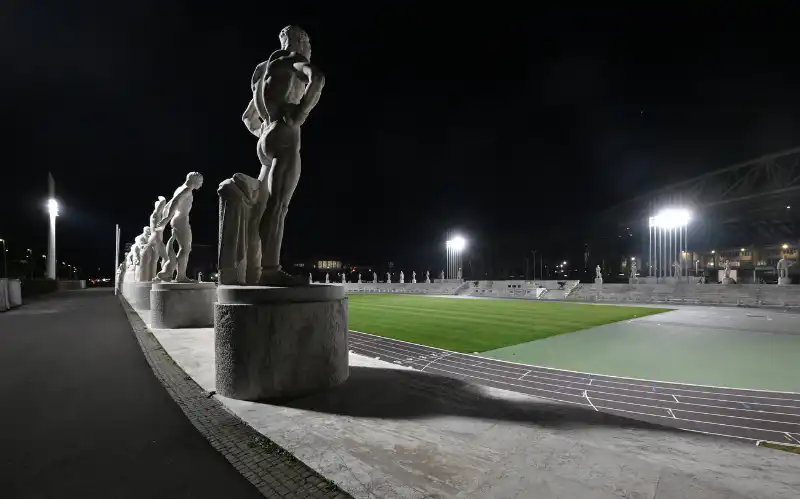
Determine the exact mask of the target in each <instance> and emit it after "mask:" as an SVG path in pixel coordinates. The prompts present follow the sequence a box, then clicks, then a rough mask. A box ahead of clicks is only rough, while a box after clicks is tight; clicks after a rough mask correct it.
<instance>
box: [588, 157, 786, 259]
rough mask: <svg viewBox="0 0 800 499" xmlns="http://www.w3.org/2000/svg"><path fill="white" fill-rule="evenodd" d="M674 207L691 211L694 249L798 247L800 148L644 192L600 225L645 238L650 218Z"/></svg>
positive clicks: (601, 218)
mask: <svg viewBox="0 0 800 499" xmlns="http://www.w3.org/2000/svg"><path fill="white" fill-rule="evenodd" d="M672 207H681V208H687V209H689V210H690V211H691V213H692V222H691V224H690V233H689V234H690V241H694V243H695V244H690V248H689V249H690V250H701V249H702V248H701V247H698V246H704V247H706V248H713V247H719V248H722V247H727V246H731V247H733V246H748V245H772V244H781V243H783V242H795V243H796V242H798V239H800V147H798V148H795V149H789V150H786V151H781V152H778V153H774V154H768V155H766V156H762V157H760V158H757V159H753V160H750V161H745V162H743V163H738V164H735V165H733V166H729V167H727V168H722V169H720V170H716V171H713V172H710V173H706V174H703V175H700V176H698V177H695V178H692V179H689V180H685V181H682V182H678V183H675V184H672V185H668V186H666V187H663V188H659V189H656V190H653V191H650V192H647V193H644V194H641V195H639V196H637V197H635V198H633V199H631V200H629V201H626V202H624V203H622V204H619V205H616V206H614V207H613V208H611V209H609V210H606V211H604V212H602V213H600V214H599V215H598V218H597V226H603V227H605V228H606V230H609V229H610V228H611V226H615V227H616V228H615V230H614V234H617V232H619V228H621V227H622V228H624V227H636V228H637V231H638V232H639V235H641V234H642V233H643V234H644V237H645V239H646V237H647V234H648V231H647V224H648V219H649V217H651V216H654V215H656V214H657V213H658V212H659V211H660V210H663V209H665V208H672ZM615 237H619V236H615ZM637 239H638V238H637ZM645 244H647V243H645ZM692 246H694V248H693V247H692Z"/></svg>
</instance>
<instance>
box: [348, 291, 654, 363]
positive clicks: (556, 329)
mask: <svg viewBox="0 0 800 499" xmlns="http://www.w3.org/2000/svg"><path fill="white" fill-rule="evenodd" d="M668 310H670V309H667V308H644V307H616V306H598V305H580V304H573V303H559V302H543V301H537V302H529V301H522V300H459V299H452V298H432V297H427V296H402V295H356V294H352V295H349V326H350V329H352V330H353V331H360V332H363V333H371V334H375V335H378V336H385V337H387V338H395V339H398V340H404V341H410V342H412V343H419V344H422V345H429V346H433V347H438V348H443V349H446V350H454V351H456V352H465V353H472V352H486V351H488V350H494V349H496V348H502V347H506V346H511V345H517V344H519V343H525V342H528V341H533V340H540V339H542V338H547V337H549V336H555V335H557V334H563V333H569V332H572V331H578V330H581V329H586V328H590V327H594V326H600V325H602V324H608V323H610V322H617V321H623V320H627V319H632V318H635V317H644V316H646V315H652V314H658V313H661V312H666V311H668Z"/></svg>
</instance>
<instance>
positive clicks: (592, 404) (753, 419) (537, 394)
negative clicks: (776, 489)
mask: <svg viewBox="0 0 800 499" xmlns="http://www.w3.org/2000/svg"><path fill="white" fill-rule="evenodd" d="M445 367H451V368H453V369H457V370H460V371H465V370H464V369H460V368H458V367H452V366H445ZM432 369H433V370H436V371H441V372H443V373H446V374H449V375H451V376H450V377H453V376H456V377H461V378H473V379H477V380H482V381H491V382H494V383H501V384H504V385H508V386H515V387H520V388H528V389H532V390H536V391H537V392H546V393H552V394H558V395H566V396H568V397H569V396H575V397H577V396H578V395H569V394H565V393H562V390H564V389H565V387H559V389H558V390H548V389H545V388H532V387H530V386H525V385H518V384H515V383H509V382H507V381H498V380H490V379H487V378H482V377H480V376H474V375H472V374H463V373H460V372H455V371H448V370H447V369H442V368H440V367H436V366H433V367H432ZM467 372H471V371H467ZM475 374H481V373H475ZM505 379H513V378H505ZM515 381H516V380H515ZM526 381H527V382H529V383H530V381H528V380H526ZM533 383H536V382H533ZM536 384H543V383H536ZM547 386H551V385H547ZM519 393H523V394H525V395H528V396H529V397H535V398H541V399H545V400H556V401H559V402H567V403H571V404H576V405H583V404H577V403H576V402H572V401H569V400H564V399H562V398H554V397H552V396H550V397H548V396H545V395H540V394H539V393H535V394H531V393H526V392H519ZM583 393H586V390H584V392H583ZM600 393H603V392H600ZM582 398H586V400H587V401H588V402H589V404H590V405H591V406H592V407H594V409H595V410H599V409H598V408H597V407H598V406H595V405H594V403H593V402H592V401H591V400H589V399H588V397H587V396H586V395H583V396H582ZM594 399H595V400H596V401H597V400H600V401H602V402H613V403H616V404H625V405H628V406H633V407H643V408H649V409H665V408H664V407H661V406H656V405H647V404H636V403H632V402H623V401H620V400H610V399H605V398H599V397H594ZM599 407H600V408H602V409H608V410H610V411H617V412H624V413H628V414H641V415H644V416H654V417H659V418H661V417H664V418H666V417H668V416H659V415H658V414H650V413H644V412H638V411H631V410H626V409H618V408H612V407H605V406H602V405H601V406H599ZM681 410H682V411H683V412H686V413H692V414H700V415H704V416H723V417H728V418H734V419H742V420H748V421H761V422H768V423H779V424H790V425H800V423H790V422H785V421H773V420H769V419H757V418H747V417H743V416H725V415H722V414H719V413H710V412H701V411H692V410H687V409H681ZM780 414H782V413H780ZM790 415H791V414H790ZM793 416H796V415H793ZM682 420H684V421H690V422H694V423H701V424H709V425H715V426H727V427H733V428H746V429H751V430H762V431H767V432H771V433H781V434H784V433H785V432H782V431H780V430H767V429H764V428H758V427H751V426H742V425H732V424H725V423H715V422H711V421H700V420H694V419H683V418H682ZM701 433H702V432H701Z"/></svg>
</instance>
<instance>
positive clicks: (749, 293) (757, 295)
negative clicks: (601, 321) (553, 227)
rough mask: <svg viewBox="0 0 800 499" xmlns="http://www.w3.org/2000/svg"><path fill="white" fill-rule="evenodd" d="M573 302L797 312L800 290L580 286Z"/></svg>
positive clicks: (752, 286) (722, 286) (681, 285)
mask: <svg viewBox="0 0 800 499" xmlns="http://www.w3.org/2000/svg"><path fill="white" fill-rule="evenodd" d="M567 299H569V300H576V301H594V302H600V301H608V302H617V303H625V302H633V303H678V304H687V305H727V306H744V307H780V308H800V286H776V285H774V284H773V285H767V284H727V285H725V284H694V283H691V284H686V283H677V284H603V285H601V286H598V285H595V284H582V285H580V286H579V287H578V289H576V290H575V291H574V292H573V293H572V294H570V296H569V297H568V298H567Z"/></svg>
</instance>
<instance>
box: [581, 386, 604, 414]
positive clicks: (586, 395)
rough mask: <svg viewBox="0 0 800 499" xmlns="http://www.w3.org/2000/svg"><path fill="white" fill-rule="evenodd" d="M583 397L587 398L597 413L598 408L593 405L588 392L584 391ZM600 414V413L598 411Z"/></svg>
mask: <svg viewBox="0 0 800 499" xmlns="http://www.w3.org/2000/svg"><path fill="white" fill-rule="evenodd" d="M583 396H584V397H586V401H587V402H589V405H591V406H592V409H594V410H595V411H598V409H597V407H595V406H594V404H593V403H592V401H591V400H589V394H588V393H586V390H584V391H583ZM598 412H600V411H598Z"/></svg>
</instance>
